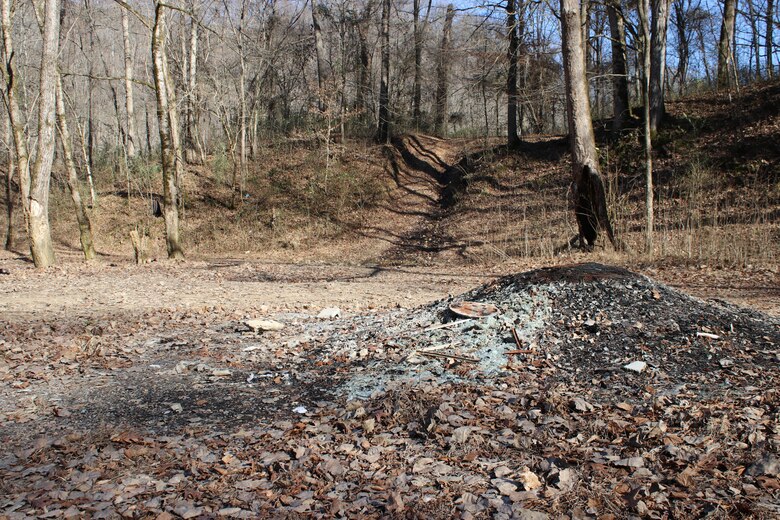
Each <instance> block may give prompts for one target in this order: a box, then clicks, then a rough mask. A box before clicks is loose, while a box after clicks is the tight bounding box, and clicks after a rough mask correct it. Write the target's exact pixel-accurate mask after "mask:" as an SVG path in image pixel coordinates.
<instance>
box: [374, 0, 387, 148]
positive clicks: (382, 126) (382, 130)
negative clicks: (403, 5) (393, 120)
mask: <svg viewBox="0 0 780 520" xmlns="http://www.w3.org/2000/svg"><path fill="white" fill-rule="evenodd" d="M380 32H381V35H380V41H381V46H382V75H381V78H380V81H379V122H378V125H377V133H376V140H377V141H378V142H380V143H386V142H387V141H388V140H389V139H390V107H389V104H390V0H382V27H381V31H380Z"/></svg>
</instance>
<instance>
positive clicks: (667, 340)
mask: <svg viewBox="0 0 780 520" xmlns="http://www.w3.org/2000/svg"><path fill="white" fill-rule="evenodd" d="M708 106H709V105H708ZM726 108H727V109H728V107H726ZM771 110H773V111H775V112H776V108H771ZM775 112H772V114H773V115H772V117H774V118H775V119H772V120H771V121H774V122H773V123H772V124H775V123H776V113H775ZM762 128H765V127H762ZM762 131H763V130H762ZM754 133H756V135H759V134H761V132H759V131H756V132H754ZM709 139H710V140H712V139H711V136H710V137H709ZM488 144H490V143H488ZM493 144H495V143H493ZM491 146H492V144H491ZM670 146H671V145H670ZM677 146H678V148H674V147H672V148H671V149H670V151H669V152H668V155H669V157H668V158H667V159H666V161H667V164H672V163H673V162H674V158H675V155H680V154H682V153H684V151H683V150H681V149H680V148H679V147H680V146H682V145H679V144H678V145H677ZM757 146H758V145H757ZM761 146H762V147H765V148H766V143H764V144H762V145H761ZM735 153H736V152H735ZM564 154H565V143H564V142H563V141H562V140H561V139H560V138H557V137H546V136H538V137H533V138H529V139H527V140H526V143H525V144H524V145H523V148H522V149H521V150H520V151H519V153H513V154H510V153H506V151H503V150H502V149H501V148H500V147H488V150H487V151H486V150H485V143H476V142H474V141H466V140H440V139H435V138H431V137H426V136H403V137H401V138H398V139H397V140H396V141H395V142H394V143H393V147H392V148H390V149H389V151H387V152H386V155H385V159H384V161H383V162H382V166H381V168H380V170H379V171H384V172H385V173H386V174H387V175H389V178H390V180H391V184H392V185H393V191H392V194H391V196H390V197H387V198H384V199H381V200H380V202H379V207H378V208H376V209H375V210H374V211H372V212H371V216H366V214H365V213H361V214H360V215H361V217H360V218H364V217H365V221H364V222H362V224H361V225H360V226H355V225H354V222H353V221H350V222H342V223H341V224H342V225H343V226H342V227H343V228H344V229H348V230H349V231H348V232H347V233H345V234H343V235H338V236H332V235H328V234H325V235H323V236H320V237H319V239H318V240H312V241H311V242H309V238H310V237H308V236H305V235H301V236H300V237H299V238H295V237H292V238H291V235H290V234H287V235H285V236H284V237H282V236H281V235H280V236H277V237H275V235H274V233H276V231H273V232H271V231H268V234H266V235H262V236H261V237H259V238H258V237H255V238H253V239H251V240H250V239H247V242H246V243H247V244H251V248H252V249H250V246H249V245H247V251H246V252H245V251H243V247H238V245H240V246H243V245H244V244H243V243H238V244H237V242H240V241H238V240H237V239H236V238H235V236H231V241H232V244H229V245H228V247H232V248H233V254H221V256H220V257H216V256H208V255H206V254H204V253H203V252H204V251H207V250H208V248H209V244H210V243H211V242H204V245H202V246H200V248H198V247H193V249H194V250H195V254H192V255H191V256H190V258H189V259H188V260H187V261H186V262H184V263H173V262H168V261H155V262H152V263H149V264H145V265H141V266H136V265H133V264H131V263H130V258H129V252H128V251H126V250H124V249H122V247H124V244H125V242H126V240H125V238H124V236H125V235H126V233H125V231H126V230H124V229H123V230H116V236H117V238H116V242H115V243H114V247H104V248H102V250H103V251H107V252H106V253H105V254H104V255H102V256H101V258H100V260H99V261H98V262H97V263H95V264H94V265H85V264H83V263H81V262H79V261H78V257H77V254H76V253H75V252H74V249H73V246H72V239H67V238H66V239H63V240H61V241H60V242H59V250H58V253H59V257H60V261H61V264H60V265H59V266H58V267H55V268H52V269H49V270H46V271H44V272H41V271H38V270H36V269H34V268H33V267H32V266H31V265H30V263H29V260H28V259H27V257H26V256H25V255H22V254H16V253H8V252H2V253H0V268H2V271H0V272H1V273H2V274H0V289H2V290H0V316H2V321H1V322H0V353H1V355H0V381H2V386H0V442H1V443H2V445H3V447H2V448H0V518H5V517H8V518H27V517H36V518H41V517H42V518H79V517H91V518H114V517H117V516H124V517H130V518H161V519H167V518H178V517H181V518H213V517H235V518H257V517H268V518H280V517H282V518H284V517H287V518H299V517H323V518H329V517H352V518H379V517H405V518H420V517H428V518H452V517H462V518H486V517H493V518H524V519H536V518H546V517H547V515H551V516H553V517H558V516H560V515H568V517H569V518H623V517H648V518H662V517H668V516H672V517H676V518H693V517H701V516H704V515H710V516H713V517H715V518H718V517H736V516H754V517H759V518H761V517H766V518H775V517H777V516H778V515H779V514H780V454H779V452H780V428H778V424H780V393H778V388H780V351H778V345H780V318H778V317H780V270H778V268H777V264H776V263H773V261H772V259H773V258H776V257H775V256H773V255H775V254H776V253H775V251H776V248H775V246H774V245H773V243H772V240H771V239H772V237H774V233H776V232H777V223H776V222H775V220H771V219H770V220H768V221H767V222H766V225H765V226H764V227H758V226H756V225H755V224H756V223H758V222H762V223H763V222H764V221H763V220H761V219H763V218H765V214H764V213H760V212H764V211H770V212H771V211H775V207H774V206H771V207H766V208H765V207H763V206H762V207H761V208H759V209H760V211H759V209H755V208H754V209H755V213H751V214H750V215H748V217H749V218H747V219H743V220H740V219H735V218H733V215H732V213H731V212H732V211H733V210H734V208H735V207H737V206H738V205H739V200H741V199H739V197H744V196H745V195H744V194H742V195H739V194H738V193H736V194H735V192H732V194H731V195H728V196H729V197H732V198H731V199H730V200H731V205H729V204H725V205H724V204H719V205H718V207H717V209H718V211H720V213H719V215H720V217H719V218H721V219H722V221H721V224H722V226H720V227H726V226H727V225H728V226H732V225H733V227H731V228H730V229H729V232H730V233H731V237H732V239H731V241H730V242H729V243H733V244H734V245H735V246H734V249H733V250H732V251H730V252H729V253H728V254H727V255H725V256H721V257H718V256H712V257H708V256H707V254H708V253H707V251H705V250H703V249H702V247H703V246H702V245H701V243H711V242H713V241H715V240H724V237H722V236H719V235H715V234H712V233H710V231H709V230H708V229H706V225H707V222H704V220H703V219H702V218H701V216H700V215H699V216H696V217H695V218H693V220H696V219H699V220H698V221H697V222H698V224H697V225H696V226H692V227H690V228H687V229H683V233H682V234H681V235H682V238H680V237H679V236H677V235H675V237H676V238H675V240H677V239H679V241H678V242H679V243H677V242H675V245H674V247H677V246H678V245H681V247H682V249H680V250H675V251H671V253H672V254H669V253H670V251H667V254H665V255H661V256H660V257H661V258H663V259H662V260H658V259H648V258H645V257H643V256H641V255H618V254H615V253H612V252H610V251H608V250H606V249H599V250H597V251H595V252H593V253H590V254H583V253H579V252H576V251H570V250H567V249H565V248H561V247H560V246H562V245H565V244H566V242H567V241H568V238H569V237H570V234H571V233H572V229H571V224H568V223H566V218H565V214H566V208H565V207H564V208H561V207H560V206H561V199H562V198H564V199H565V192H566V189H567V187H566V180H565V177H563V176H562V175H561V172H565V161H561V157H562V156H563V155H564ZM760 159H761V161H764V162H761V164H758V165H757V166H756V168H757V169H758V170H756V171H758V172H759V173H760V172H763V171H765V169H766V168H776V167H777V162H776V160H777V158H776V157H775V156H768V157H761V158H760ZM354 160H355V161H356V162H359V161H360V157H357V158H355V159H354ZM659 164H660V166H659V168H660V171H661V172H663V171H664V159H661V160H660V161H659ZM767 165H768V166H767ZM372 171H373V170H372ZM518 171H519V172H520V174H519V175H518V174H517V172H518ZM751 171H753V170H751ZM510 174H511V175H510ZM518 178H519V179H520V181H518V180H517V179H518ZM510 181H511V182H510ZM615 182H624V183H625V182H631V179H628V180H626V179H622V180H621V179H616V180H615ZM709 182H711V179H709V178H706V179H699V178H697V179H696V183H695V184H694V185H693V188H695V190H693V189H691V191H690V192H689V198H688V199H687V200H689V201H690V200H693V197H694V195H695V196H696V197H702V198H705V197H704V196H703V195H701V192H706V191H707V190H709V189H711V186H710V185H709V184H707V183H709ZM756 182H757V183H758V181H756ZM761 182H764V181H761ZM759 184H760V183H759ZM759 184H757V185H759ZM677 188H678V187H674V188H669V191H668V192H669V193H672V192H674V190H676V189H677ZM688 188H691V187H690V186H689V187H688ZM764 191H767V190H764ZM770 191H771V190H770ZM756 193H758V191H757V192H756ZM330 194H331V195H332V192H330ZM761 196H764V194H763V193H762V194H761ZM767 196H771V197H774V195H767ZM257 197H258V198H259V195H258V196H257ZM108 199H109V197H106V200H105V204H106V205H107V206H108V205H109V204H111V201H110V200H108ZM264 200H265V199H264ZM268 200H272V199H268ZM774 200H775V199H772V201H774ZM616 202H618V203H619V204H618V205H619V206H620V207H622V208H623V211H624V213H623V216H624V218H623V219H622V220H621V219H620V218H619V219H618V220H619V221H620V222H623V224H622V229H621V231H622V232H623V233H624V235H623V236H629V237H630V236H634V235H632V233H634V234H635V235H637V236H639V233H638V232H636V231H635V230H633V226H635V222H634V220H632V219H631V218H628V217H625V215H633V214H634V213H636V211H635V209H636V208H635V207H634V206H636V205H637V204H638V202H637V201H636V200H634V198H631V197H626V199H625V200H622V201H621V200H616ZM521 206H522V207H521ZM661 208H663V204H662V205H661ZM336 209H338V208H336ZM122 211H123V210H121V209H120V207H119V206H117V210H116V212H115V213H116V214H117V215H118V216H119V217H121V216H122V215H124V213H122ZM661 211H665V210H663V209H662V210H661ZM675 211H677V210H673V209H668V212H667V213H662V215H663V216H665V217H668V218H669V219H670V221H671V220H674V219H677V218H678V216H679V215H678V214H677V213H675ZM751 211H753V210H751ZM348 214H349V211H344V212H339V211H335V210H334V212H333V213H331V214H329V218H332V219H337V218H338V216H339V215H342V216H343V217H344V218H345V219H346V218H347V216H348ZM640 214H641V213H640ZM618 217H620V215H618ZM689 217H690V214H689V215H688V217H686V218H689ZM263 218H265V216H263ZM290 218H292V217H290ZM193 220H194V218H193ZM688 221H691V219H690V218H689V220H688ZM106 225H108V224H106ZM192 225H193V226H196V225H197V226H200V227H199V228H198V229H199V230H200V231H201V232H202V233H203V236H205V235H206V234H207V233H206V232H207V227H206V226H207V224H206V223H197V222H196V223H193V224H192ZM740 226H742V227H740ZM748 228H749V229H751V230H754V232H755V234H753V235H751V234H750V233H752V232H753V231H750V232H749V231H746V229H748ZM619 229H620V228H619ZM212 231H214V233H216V234H215V237H217V236H218V232H219V230H218V229H214V230H212ZM672 231H675V232H677V231H679V230H678V229H677V228H675V227H674V226H672V225H670V226H669V227H668V228H663V227H662V228H661V229H660V230H659V234H660V235H661V237H662V240H660V241H662V242H663V239H665V238H667V235H666V233H667V232H668V233H669V236H671V232H672ZM724 236H726V235H724ZM71 238H72V237H71ZM673 238H674V237H673ZM756 239H760V240H763V242H759V243H755V241H756ZM214 240H215V241H216V240H217V239H216V238H215V239H214ZM686 240H688V242H687V244H688V246H689V248H688V250H687V251H686V250H685V248H684V246H685V244H686ZM628 242H630V240H628ZM669 243H670V244H671V243H672V240H671V239H670V241H669ZM691 243H695V244H697V246H696V247H699V249H698V251H696V252H694V251H692V249H691V248H690V244H691ZM118 244H122V247H120V246H119V245H118ZM720 245H722V243H721V244H720ZM669 247H670V248H671V247H672V246H669ZM264 248H265V251H263V249H264ZM218 252H220V253H221V251H218ZM556 252H557V253H558V254H557V255H556V254H555V253H556ZM694 253H695V254H694ZM314 259H320V261H315V260H314ZM754 260H755V261H754ZM593 262H599V263H593ZM602 264H611V266H606V265H602ZM572 265H575V266H572ZM627 269H628V270H627ZM629 270H630V271H629ZM521 272H526V273H525V274H521V275H517V274H516V273H521ZM464 300H466V301H474V302H479V303H484V304H486V305H492V306H494V309H493V310H494V311H495V313H494V314H493V315H491V316H489V317H486V318H472V319H468V318H462V317H460V316H458V315H456V314H455V313H453V311H452V310H450V305H452V304H456V303H458V302H462V301H464ZM253 320H263V321H265V322H266V323H257V322H256V321H253ZM263 329H269V330H263Z"/></svg>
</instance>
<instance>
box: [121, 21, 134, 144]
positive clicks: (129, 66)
mask: <svg viewBox="0 0 780 520" xmlns="http://www.w3.org/2000/svg"><path fill="white" fill-rule="evenodd" d="M120 11H121V13H122V44H123V49H124V53H125V110H126V112H127V134H126V141H127V144H126V153H127V157H135V155H136V149H137V144H138V138H137V135H138V134H137V132H136V129H135V107H134V103H133V48H132V46H131V45H130V20H129V19H128V18H129V16H128V14H127V10H126V9H124V8H120Z"/></svg>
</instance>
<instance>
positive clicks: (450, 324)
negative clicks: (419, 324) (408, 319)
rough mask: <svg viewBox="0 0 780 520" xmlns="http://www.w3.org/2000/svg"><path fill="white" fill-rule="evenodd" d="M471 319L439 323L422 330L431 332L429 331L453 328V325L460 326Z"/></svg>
mask: <svg viewBox="0 0 780 520" xmlns="http://www.w3.org/2000/svg"><path fill="white" fill-rule="evenodd" d="M471 320H472V318H467V319H465V320H455V321H451V322H449V323H441V324H439V325H432V326H430V327H428V328H427V329H424V331H425V332H428V331H431V330H439V329H446V328H448V327H454V326H455V325H460V324H461V323H466V322H469V321H471Z"/></svg>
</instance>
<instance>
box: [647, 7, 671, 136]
mask: <svg viewBox="0 0 780 520" xmlns="http://www.w3.org/2000/svg"><path fill="white" fill-rule="evenodd" d="M640 1H641V0H640ZM670 4H671V0H652V9H653V26H652V30H651V36H650V38H651V40H650V129H651V130H652V131H656V129H658V126H659V125H660V124H661V119H663V117H664V114H665V111H666V107H665V105H664V90H665V88H666V86H665V85H666V35H667V32H668V27H669V6H670Z"/></svg>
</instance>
